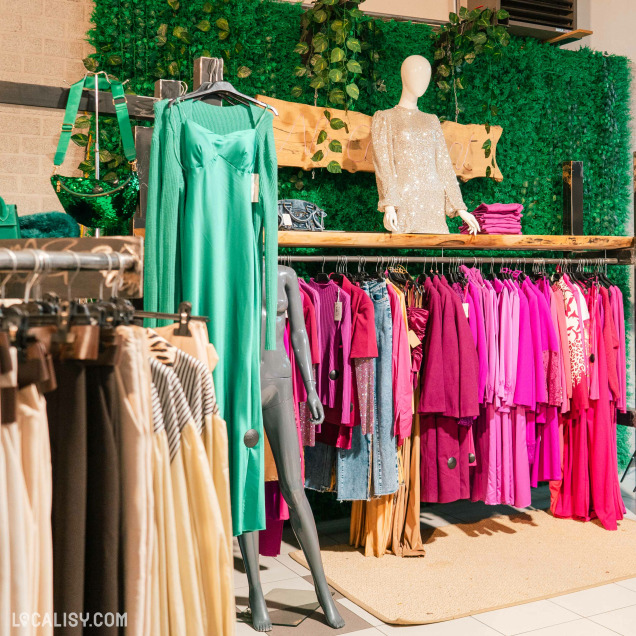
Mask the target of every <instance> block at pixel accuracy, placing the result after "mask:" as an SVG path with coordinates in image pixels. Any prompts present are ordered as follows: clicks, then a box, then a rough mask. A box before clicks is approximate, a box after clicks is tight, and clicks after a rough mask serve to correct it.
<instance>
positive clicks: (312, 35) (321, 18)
mask: <svg viewBox="0 0 636 636" xmlns="http://www.w3.org/2000/svg"><path fill="white" fill-rule="evenodd" d="M364 1H365V0H314V3H313V5H312V6H311V7H310V8H309V9H307V11H306V12H305V13H304V14H303V15H302V17H301V27H302V34H301V37H300V41H299V42H298V44H297V45H296V47H295V48H294V51H295V52H296V53H298V54H299V55H300V56H301V60H300V63H299V64H298V65H297V66H296V67H295V68H294V75H295V76H296V77H297V78H306V84H305V85H304V86H303V85H301V84H297V85H296V86H294V87H293V88H292V90H291V95H292V96H293V97H296V98H302V97H304V96H305V94H306V92H307V90H309V91H313V102H314V104H315V105H321V106H327V107H330V106H331V107H338V108H344V109H345V110H348V109H349V108H354V107H355V104H356V102H357V101H358V99H359V98H360V93H361V91H363V92H365V93H366V94H367V95H370V94H372V93H374V92H375V91H378V90H380V91H381V90H383V89H384V85H383V83H382V80H381V79H380V78H379V76H378V73H377V71H376V69H375V64H376V63H377V62H378V60H379V59H380V53H379V43H380V38H381V36H382V26H381V23H380V22H379V21H377V20H370V19H365V15H364V13H363V12H362V10H361V9H360V7H359V5H360V4H362V3H363V2H364ZM307 83H308V86H307ZM325 117H326V118H327V121H328V122H329V126H330V127H331V128H332V129H334V130H339V129H341V128H345V129H347V124H346V123H345V122H344V121H343V120H342V119H341V118H339V117H333V116H332V113H331V112H330V111H329V110H325ZM347 132H349V131H348V129H347ZM325 143H326V144H327V147H328V149H329V150H330V151H331V152H334V153H341V152H342V146H341V144H340V142H339V141H337V140H330V139H329V138H328V133H327V131H326V130H321V131H320V133H319V135H318V139H317V141H316V145H317V146H321V145H323V144H325ZM325 150H326V149H323V148H319V149H318V150H317V151H316V152H315V154H314V155H313V157H312V161H321V160H322V159H323V158H324V156H325ZM327 170H328V171H329V172H334V173H339V172H342V168H341V166H340V163H339V162H338V161H335V160H334V161H330V162H329V164H328V165H327ZM295 183H302V181H298V180H296V181H295Z"/></svg>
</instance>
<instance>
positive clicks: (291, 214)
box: [278, 199, 327, 232]
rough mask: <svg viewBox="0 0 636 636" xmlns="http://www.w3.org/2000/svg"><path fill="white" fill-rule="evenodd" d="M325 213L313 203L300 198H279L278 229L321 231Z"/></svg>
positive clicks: (323, 225) (323, 227) (323, 226)
mask: <svg viewBox="0 0 636 636" xmlns="http://www.w3.org/2000/svg"><path fill="white" fill-rule="evenodd" d="M326 216H327V213H326V212H325V211H324V210H323V209H322V208H319V207H318V206H317V205H316V204H315V203H311V202H310V201H303V200H302V199H281V200H280V201H279V202H278V229H279V230H298V231H304V232H322V231H323V230H324V229H325V217H326Z"/></svg>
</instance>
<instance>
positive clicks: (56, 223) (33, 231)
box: [19, 212, 80, 239]
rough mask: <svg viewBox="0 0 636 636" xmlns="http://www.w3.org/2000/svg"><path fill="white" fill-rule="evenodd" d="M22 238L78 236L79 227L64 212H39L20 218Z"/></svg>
mask: <svg viewBox="0 0 636 636" xmlns="http://www.w3.org/2000/svg"><path fill="white" fill-rule="evenodd" d="M19 220H20V233H21V234H22V238H24V239H31V238H56V237H60V238H66V237H76V236H79V235H80V227H79V225H78V224H77V223H76V222H75V221H74V220H73V219H72V218H71V217H70V216H69V215H68V214H64V212H41V213H40V214H26V215H25V216H21V217H20V218H19Z"/></svg>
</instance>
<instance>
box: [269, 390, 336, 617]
mask: <svg viewBox="0 0 636 636" xmlns="http://www.w3.org/2000/svg"><path fill="white" fill-rule="evenodd" d="M263 424H264V426H265V432H266V433H267V438H268V440H269V444H270V446H271V448H272V454H273V455H274V461H275V463H276V469H277V471H278V479H279V484H280V489H281V493H282V495H283V497H284V498H285V501H286V502H287V506H288V507H289V518H290V521H291V524H292V528H293V530H294V534H295V535H296V538H297V539H298V543H300V547H301V548H302V550H303V552H304V553H305V558H306V559H307V563H308V564H309V569H310V570H311V575H312V577H313V579H314V587H315V588H316V595H317V596H318V600H319V602H320V605H321V606H322V609H323V611H324V613H325V618H326V619H327V624H328V625H329V626H330V627H333V628H334V629H340V628H341V627H343V626H344V624H345V623H344V620H343V619H342V617H341V616H340V614H339V612H338V609H337V608H336V604H335V602H334V600H333V597H332V596H331V592H330V591H329V586H328V585H327V579H326V578H325V572H324V570H323V567H322V558H321V556H320V545H319V543H318V532H317V531H316V523H315V521H314V516H313V514H312V512H311V508H310V506H309V502H308V501H307V497H306V495H305V488H304V484H303V481H302V473H301V469H300V448H299V446H298V433H297V431H296V420H295V418H294V406H293V403H292V401H291V400H287V401H286V402H282V403H280V404H276V405H274V406H270V407H269V408H266V409H263Z"/></svg>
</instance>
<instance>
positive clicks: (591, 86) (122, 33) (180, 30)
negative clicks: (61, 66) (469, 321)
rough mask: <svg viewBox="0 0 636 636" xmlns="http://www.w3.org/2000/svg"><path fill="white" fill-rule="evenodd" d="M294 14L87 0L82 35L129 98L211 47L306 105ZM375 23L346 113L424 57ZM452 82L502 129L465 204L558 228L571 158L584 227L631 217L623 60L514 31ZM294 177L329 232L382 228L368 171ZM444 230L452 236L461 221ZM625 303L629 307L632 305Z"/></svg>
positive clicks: (236, 1)
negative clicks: (504, 207) (492, 166)
mask: <svg viewBox="0 0 636 636" xmlns="http://www.w3.org/2000/svg"><path fill="white" fill-rule="evenodd" d="M361 8H362V9H364V4H363V5H362V6H361ZM301 13H302V8H301V6H300V5H299V4H289V3H280V2H275V1H273V0H226V1H222V0H214V1H209V0H207V1H203V0H192V1H188V2H185V1H184V2H181V4H180V5H179V1H178V0H169V1H167V0H145V1H144V0H134V1H133V0H96V1H95V10H94V13H93V22H94V28H93V29H92V30H91V32H90V33H89V40H90V41H91V43H92V44H94V45H95V48H96V50H97V54H96V55H95V56H94V60H95V62H96V63H97V68H99V69H103V70H107V71H108V72H110V73H112V74H114V75H116V76H118V77H119V78H121V79H129V80H130V87H131V89H132V90H133V91H134V92H137V93H139V94H144V95H152V94H153V90H154V82H155V81H156V80H157V79H159V78H161V77H163V78H167V79H179V80H183V81H185V82H187V83H188V85H189V86H190V87H191V86H192V61H193V60H194V58H196V57H199V56H201V55H211V56H213V57H223V58H224V59H225V70H224V73H225V77H226V79H228V80H229V81H230V82H232V83H233V84H234V86H236V88H237V89H238V90H240V91H243V92H245V93H248V94H252V95H253V94H256V93H262V94H266V95H270V96H272V97H277V98H279V99H287V100H290V101H300V102H305V103H313V102H314V92H313V90H312V89H311V88H309V86H308V81H309V80H308V79H307V78H306V77H303V78H298V77H296V76H295V75H294V69H295V67H297V66H298V65H299V64H300V63H301V58H300V56H299V55H298V54H296V53H294V51H293V50H294V47H295V46H296V44H297V43H298V41H299V39H300V35H301V29H300V17H301ZM363 20H367V18H363ZM378 26H379V30H377V29H370V30H369V31H370V32H371V35H370V36H369V37H368V41H369V42H370V43H371V45H372V47H373V48H374V49H375V50H377V51H378V52H379V59H378V60H377V61H375V62H374V63H373V65H372V66H373V70H374V71H375V72H377V75H378V77H379V78H380V79H381V80H382V82H381V84H380V90H376V88H375V86H376V85H374V84H373V83H372V82H369V83H368V85H367V88H366V89H365V90H362V91H361V92H360V96H359V99H358V100H357V101H356V102H355V108H356V109H357V110H360V111H362V112H365V113H367V114H369V115H371V114H373V113H374V112H375V111H376V110H379V109H386V108H391V107H392V106H394V105H395V104H396V103H397V101H398V99H399V96H400V91H401V81H400V65H401V63H402V61H403V59H404V58H405V57H407V56H408V55H413V54H420V55H424V56H425V57H427V58H428V59H429V60H430V61H431V62H432V61H433V56H434V49H433V41H432V39H431V37H430V36H431V29H430V27H428V26H426V25H422V24H412V23H409V22H395V21H390V22H378ZM461 80H462V84H463V86H464V90H461V91H460V92H459V100H460V101H459V106H460V109H461V114H460V117H459V121H460V123H483V122H485V121H486V112H487V113H488V118H487V119H488V121H489V122H490V123H491V124H497V125H500V126H502V127H503V135H502V137H501V140H500V142H499V144H498V147H497V162H498V164H499V166H500V168H501V171H502V173H503V175H504V180H503V181H502V182H501V183H495V182H493V181H491V180H487V179H475V180H473V181H469V182H468V183H466V184H462V192H463V194H464V199H465V201H466V204H467V207H468V209H469V210H471V209H473V208H474V207H475V206H477V205H478V204H479V203H481V202H482V201H485V202H494V201H502V202H521V203H523V204H524V206H525V212H524V214H525V216H524V219H523V229H524V233H526V234H559V233H561V228H562V181H561V170H562V168H561V164H562V162H563V161H566V160H580V161H583V162H584V171H585V198H584V205H585V232H586V233H588V234H601V235H612V234H625V233H626V231H627V230H626V228H627V224H628V219H629V217H630V215H631V214H632V210H631V204H630V174H631V152H630V140H629V127H628V120H629V82H630V70H629V63H628V60H627V59H626V58H624V57H617V56H607V55H604V54H602V53H599V52H593V51H591V50H588V49H582V50H579V51H567V50H562V49H559V48H557V47H554V46H551V45H547V44H543V43H540V42H538V41H536V40H532V39H519V38H512V39H511V42H510V44H509V46H507V47H506V48H505V49H503V55H502V56H501V57H500V58H499V59H497V60H492V59H488V58H486V57H484V56H480V57H477V59H476V61H475V62H474V63H473V64H471V65H464V67H463V70H462V77H461ZM295 86H301V87H302V88H303V91H302V93H301V94H300V95H299V96H298V97H292V88H293V87H295ZM449 98H450V99H448V100H446V101H441V100H440V98H439V91H437V90H434V88H433V87H431V88H430V89H429V90H428V91H427V93H426V95H425V96H424V97H423V98H422V99H421V100H420V107H421V108H422V109H423V110H426V111H428V112H434V113H436V114H437V115H439V116H440V117H446V118H451V117H452V116H453V113H454V104H453V102H452V97H450V95H449ZM323 99H324V98H323ZM318 105H324V104H322V103H321V102H320V101H318ZM486 109H487V110H486ZM114 137H115V138H116V133H115V134H114ZM297 173H298V170H294V169H291V168H284V169H281V170H280V172H279V180H280V196H281V198H282V197H298V198H304V199H308V200H310V201H313V202H315V203H316V204H318V205H320V206H321V207H323V208H324V209H325V210H326V211H327V213H328V218H327V229H339V230H350V231H354V230H366V231H380V230H382V224H381V214H380V213H379V212H377V210H376V208H377V190H376V186H375V177H374V175H372V174H364V173H358V174H349V173H343V174H329V173H328V172H327V171H326V170H315V171H310V172H308V173H305V174H303V175H302V178H301V181H302V187H301V188H300V189H298V188H297V186H296V184H295V183H293V182H292V180H291V179H292V177H296V176H297ZM294 181H296V179H294ZM450 225H451V231H457V228H458V225H459V222H458V221H457V220H452V221H450ZM619 269H620V271H619ZM611 274H612V276H613V278H618V279H619V280H621V281H622V285H621V286H622V289H623V291H624V294H625V295H626V296H627V292H628V287H627V284H628V279H629V272H628V271H627V268H613V269H612V272H611ZM627 312H628V316H630V315H631V308H629V307H628V308H627ZM631 375H632V378H633V374H631ZM632 384H633V379H631V380H629V385H630V387H631V385H632ZM619 437H620V442H619V445H620V448H621V449H623V451H622V452H621V463H624V462H625V461H626V459H627V454H626V451H625V450H624V449H625V448H626V440H627V431H624V430H619Z"/></svg>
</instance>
